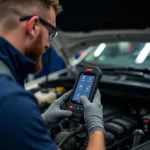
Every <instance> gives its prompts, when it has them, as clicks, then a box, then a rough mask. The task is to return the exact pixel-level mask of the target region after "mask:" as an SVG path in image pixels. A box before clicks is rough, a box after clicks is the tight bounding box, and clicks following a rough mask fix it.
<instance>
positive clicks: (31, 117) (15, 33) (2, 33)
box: [0, 0, 105, 150]
mask: <svg viewBox="0 0 150 150" xmlns="http://www.w3.org/2000/svg"><path fill="white" fill-rule="evenodd" d="M60 9H61V7H60V5H59V2H58V0H0V61H1V63H0V65H2V64H5V66H6V67H7V68H8V69H9V70H10V71H11V73H12V76H13V77H14V79H15V81H14V80H13V79H12V78H11V77H10V76H9V75H8V74H1V75H0V149H1V150H10V149H13V150H58V146H57V145H56V144H55V142H54V141H53V140H52V138H51V137H50V136H49V134H48V132H47V126H49V127H52V126H53V125H55V124H57V123H59V121H61V120H62V119H64V118H67V117H70V116H71V115H72V112H71V111H69V110H62V109H61V108H62V105H65V103H66V102H67V99H68V97H69V96H70V94H71V91H69V92H68V93H66V94H64V95H63V96H62V97H60V98H59V99H57V100H55V101H54V102H53V103H52V105H51V106H50V107H49V108H48V110H47V111H46V112H45V113H44V114H42V115H41V112H40V108H39V105H38V103H37V100H36V98H35V97H34V95H33V94H32V93H31V92H29V91H25V89H24V80H25V78H26V77H27V75H28V74H30V73H32V74H35V73H38V72H39V71H40V70H41V68H42V63H41V58H42V54H43V53H44V52H45V50H46V49H47V48H50V41H52V39H53V37H54V36H55V34H56V31H57V28H56V27H55V26H56V15H57V14H58V12H59V11H60ZM1 69H2V66H1ZM100 99H101V96H100V93H99V91H97V93H96V95H95V98H94V100H93V103H91V102H89V101H88V100H87V99H86V97H81V102H82V104H83V105H84V117H85V122H86V125H87V129H88V133H89V144H88V148H87V149H88V150H91V149H92V150H104V149H105V144H104V143H105V142H104V134H105V131H104V126H103V114H102V105H101V102H100Z"/></svg>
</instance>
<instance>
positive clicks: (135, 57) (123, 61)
mask: <svg viewBox="0 0 150 150" xmlns="http://www.w3.org/2000/svg"><path fill="white" fill-rule="evenodd" d="M83 62H84V63H85V62H87V63H91V64H96V65H111V66H112V65H114V66H136V67H149V66H150V43H148V42H112V43H100V44H99V45H96V46H92V47H91V50H90V52H89V54H88V55H86V57H85V58H84V59H83Z"/></svg>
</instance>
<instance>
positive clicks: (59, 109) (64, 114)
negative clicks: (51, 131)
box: [42, 90, 72, 127]
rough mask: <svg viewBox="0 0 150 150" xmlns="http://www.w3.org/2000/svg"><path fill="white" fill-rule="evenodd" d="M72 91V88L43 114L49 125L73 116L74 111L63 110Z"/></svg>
mask: <svg viewBox="0 0 150 150" xmlns="http://www.w3.org/2000/svg"><path fill="white" fill-rule="evenodd" d="M71 92H72V90H71V91H69V92H67V93H66V94H64V95H63V96H61V97H60V98H59V99H57V100H55V101H54V102H53V103H52V104H51V106H50V107H49V108H48V109H47V110H46V111H45V112H44V113H43V114H42V117H43V119H44V120H45V122H46V123H47V124H48V126H49V127H50V126H53V125H55V124H57V123H59V122H60V121H61V120H63V119H65V118H68V117H71V116H72V112H71V111H70V110H63V108H64V106H65V105H66V103H67V101H68V100H69V96H70V95H71Z"/></svg>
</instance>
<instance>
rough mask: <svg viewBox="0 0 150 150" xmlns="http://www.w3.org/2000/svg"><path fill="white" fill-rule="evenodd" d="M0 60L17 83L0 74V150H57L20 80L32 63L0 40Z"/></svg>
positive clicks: (32, 98) (3, 40)
mask: <svg viewBox="0 0 150 150" xmlns="http://www.w3.org/2000/svg"><path fill="white" fill-rule="evenodd" d="M0 60H2V61H3V62H4V63H5V64H6V65H7V66H8V67H9V68H10V69H11V71H12V73H13V75H14V77H15V79H16V81H17V82H14V81H12V80H11V78H10V77H9V76H7V75H0V150H57V149H58V147H57V145H56V144H55V142H54V141H53V140H52V139H51V137H50V136H49V134H48V132H47V129H46V125H45V123H44V120H43V119H42V117H41V112H40V108H39V105H38V103H37V100H36V98H35V97H34V95H33V94H32V93H31V92H29V91H25V89H24V80H25V78H26V77H27V75H28V74H29V72H31V71H32V70H33V68H34V67H35V63H34V62H33V61H32V60H30V59H29V58H27V57H26V56H24V55H23V54H21V53H20V52H19V51H18V50H17V49H15V48H14V47H13V46H12V45H11V44H10V43H9V42H8V41H6V40H5V39H3V38H2V37H0Z"/></svg>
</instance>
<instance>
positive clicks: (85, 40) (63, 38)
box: [52, 29, 150, 64]
mask: <svg viewBox="0 0 150 150" xmlns="http://www.w3.org/2000/svg"><path fill="white" fill-rule="evenodd" d="M117 41H136V42H137V41H139V42H142V41H143V42H145V41H146V42H147V41H150V29H145V30H114V31H110V30H109V31H91V32H63V31H61V32H60V33H59V34H58V36H57V38H56V39H55V40H54V41H53V42H52V46H53V47H54V48H55V49H56V51H57V53H58V54H59V55H60V56H61V57H62V58H63V59H64V61H65V62H66V64H70V62H69V58H71V57H73V56H74V55H75V53H76V52H77V51H79V50H82V49H85V48H88V47H90V46H94V45H98V44H100V43H102V42H117Z"/></svg>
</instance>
